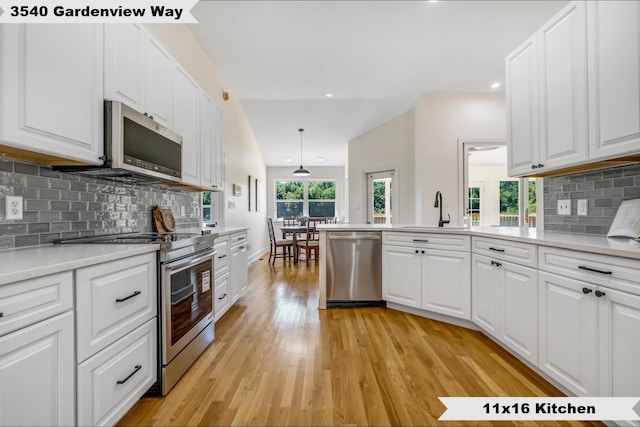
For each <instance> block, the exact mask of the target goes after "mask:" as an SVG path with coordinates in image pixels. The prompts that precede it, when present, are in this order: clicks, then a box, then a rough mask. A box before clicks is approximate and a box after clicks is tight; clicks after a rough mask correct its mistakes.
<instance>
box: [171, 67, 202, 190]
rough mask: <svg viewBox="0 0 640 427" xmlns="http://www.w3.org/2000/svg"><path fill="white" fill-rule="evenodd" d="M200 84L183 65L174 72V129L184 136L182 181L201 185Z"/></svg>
mask: <svg viewBox="0 0 640 427" xmlns="http://www.w3.org/2000/svg"><path fill="white" fill-rule="evenodd" d="M198 93H199V91H198V85H197V83H196V82H195V81H194V80H193V79H192V78H191V77H190V76H189V75H188V74H187V72H186V71H185V70H183V69H182V67H179V66H176V67H175V69H174V73H173V130H174V131H176V132H177V133H178V134H179V135H181V136H182V182H184V183H186V184H191V185H200V148H199V144H200V139H199V137H198V133H199V129H198Z"/></svg>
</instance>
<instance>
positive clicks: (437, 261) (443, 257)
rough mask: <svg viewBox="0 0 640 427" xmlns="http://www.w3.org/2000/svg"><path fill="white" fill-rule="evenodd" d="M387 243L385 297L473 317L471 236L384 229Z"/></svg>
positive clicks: (435, 310) (384, 256) (437, 310)
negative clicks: (387, 231) (399, 231)
mask: <svg viewBox="0 0 640 427" xmlns="http://www.w3.org/2000/svg"><path fill="white" fill-rule="evenodd" d="M383 243H385V244H383V246H382V298H383V299H384V300H385V301H387V302H393V303H397V304H402V305H405V306H408V307H414V308H420V309H423V310H428V311H431V312H435V313H440V314H446V315H448V316H452V317H457V318H460V319H467V320H469V319H471V266H470V260H471V256H470V254H469V244H470V240H469V237H468V236H456V235H451V236H447V235H432V234H409V233H384V234H383ZM388 243H393V244H388ZM434 248H448V249H457V250H442V249H434Z"/></svg>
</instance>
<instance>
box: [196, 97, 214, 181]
mask: <svg viewBox="0 0 640 427" xmlns="http://www.w3.org/2000/svg"><path fill="white" fill-rule="evenodd" d="M198 99H199V102H200V108H199V112H200V135H199V136H200V185H202V186H203V187H206V188H212V187H213V185H214V180H215V177H214V167H215V158H214V155H215V151H214V142H215V141H214V134H213V132H214V129H213V124H214V111H213V100H212V99H211V98H209V96H208V95H207V94H206V93H205V91H204V90H202V89H201V90H200V93H199V95H198Z"/></svg>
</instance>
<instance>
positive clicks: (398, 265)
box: [382, 245, 422, 308]
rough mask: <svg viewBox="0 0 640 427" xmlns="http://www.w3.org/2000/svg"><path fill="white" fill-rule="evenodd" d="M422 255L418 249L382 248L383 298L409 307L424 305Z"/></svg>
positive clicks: (385, 246)
mask: <svg viewBox="0 0 640 427" xmlns="http://www.w3.org/2000/svg"><path fill="white" fill-rule="evenodd" d="M421 294H422V255H421V254H420V251H419V250H418V249H414V248H410V247H402V246H387V245H384V246H383V247H382V298H383V299H384V300H385V301H387V302H395V303H398V304H402V305H406V306H409V307H416V308H420V307H421V305H422V296H421Z"/></svg>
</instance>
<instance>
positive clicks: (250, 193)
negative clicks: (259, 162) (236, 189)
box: [247, 175, 256, 212]
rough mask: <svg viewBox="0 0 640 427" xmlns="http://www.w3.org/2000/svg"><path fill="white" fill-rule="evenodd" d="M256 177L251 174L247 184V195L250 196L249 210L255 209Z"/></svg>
mask: <svg viewBox="0 0 640 427" xmlns="http://www.w3.org/2000/svg"><path fill="white" fill-rule="evenodd" d="M254 182H255V178H254V177H253V175H249V182H248V184H249V185H248V186H247V188H248V189H247V196H248V197H249V204H248V206H249V212H251V211H253V210H255V204H256V201H255V197H256V196H255V184H254Z"/></svg>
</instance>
